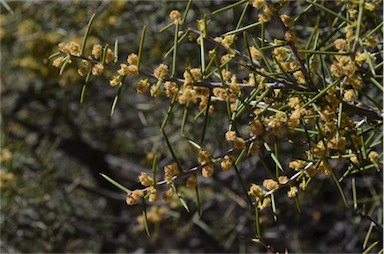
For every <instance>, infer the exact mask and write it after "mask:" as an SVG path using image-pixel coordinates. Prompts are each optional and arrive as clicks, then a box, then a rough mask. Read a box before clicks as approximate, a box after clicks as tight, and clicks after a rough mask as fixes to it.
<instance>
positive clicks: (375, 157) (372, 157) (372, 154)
mask: <svg viewBox="0 0 384 254" xmlns="http://www.w3.org/2000/svg"><path fill="white" fill-rule="evenodd" d="M368 158H369V160H370V161H371V162H372V163H374V164H378V158H379V155H378V153H377V152H375V151H370V152H369V154H368Z"/></svg>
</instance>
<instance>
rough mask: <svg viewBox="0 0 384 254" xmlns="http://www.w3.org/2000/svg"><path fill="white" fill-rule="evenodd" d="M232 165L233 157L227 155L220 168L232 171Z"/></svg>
mask: <svg viewBox="0 0 384 254" xmlns="http://www.w3.org/2000/svg"><path fill="white" fill-rule="evenodd" d="M232 164H233V156H231V155H225V156H224V159H223V160H222V161H221V164H220V166H221V168H222V169H223V170H224V171H229V170H231V167H232Z"/></svg>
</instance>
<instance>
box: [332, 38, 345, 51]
mask: <svg viewBox="0 0 384 254" xmlns="http://www.w3.org/2000/svg"><path fill="white" fill-rule="evenodd" d="M346 46H347V41H346V40H344V39H342V38H340V39H337V40H335V47H336V48H337V49H338V50H339V51H343V50H344V49H345V47H346Z"/></svg>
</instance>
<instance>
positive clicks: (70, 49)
mask: <svg viewBox="0 0 384 254" xmlns="http://www.w3.org/2000/svg"><path fill="white" fill-rule="evenodd" d="M58 47H59V50H60V52H62V53H64V54H71V55H75V56H79V55H80V45H79V44H78V43H77V42H74V41H71V42H69V43H67V42H60V43H59V45H58Z"/></svg>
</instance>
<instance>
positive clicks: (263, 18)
mask: <svg viewBox="0 0 384 254" xmlns="http://www.w3.org/2000/svg"><path fill="white" fill-rule="evenodd" d="M273 11H274V9H273V6H272V5H265V6H264V8H263V12H262V13H260V14H259V15H258V18H259V22H262V23H265V22H268V21H270V20H271V19H272V15H273Z"/></svg>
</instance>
